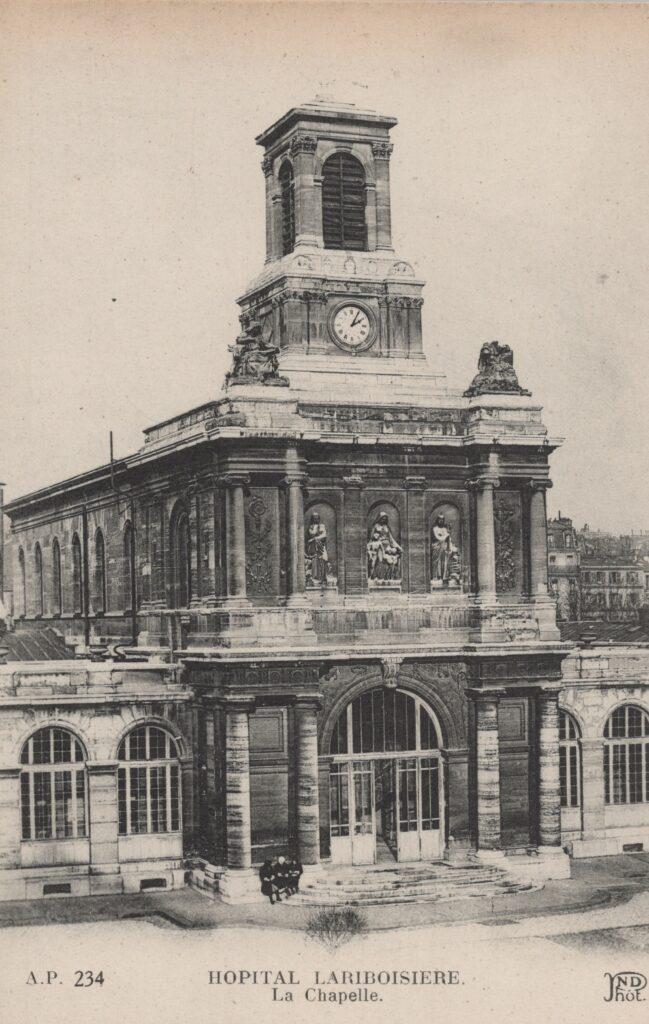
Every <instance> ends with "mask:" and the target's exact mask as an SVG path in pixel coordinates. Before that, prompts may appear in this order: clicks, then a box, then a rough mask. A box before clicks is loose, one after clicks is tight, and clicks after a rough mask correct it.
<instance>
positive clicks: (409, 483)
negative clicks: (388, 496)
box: [405, 476, 427, 491]
mask: <svg viewBox="0 0 649 1024" xmlns="http://www.w3.org/2000/svg"><path fill="white" fill-rule="evenodd" d="M426 483H427V481H426V477H425V476H407V477H406V479H405V484H406V490H407V491H423V489H424V487H425V486H426Z"/></svg>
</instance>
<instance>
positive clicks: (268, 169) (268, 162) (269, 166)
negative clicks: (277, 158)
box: [261, 156, 273, 178]
mask: <svg viewBox="0 0 649 1024" xmlns="http://www.w3.org/2000/svg"><path fill="white" fill-rule="evenodd" d="M261 169H262V171H263V172H264V177H265V178H268V177H269V176H270V175H271V174H272V173H273V161H272V159H271V157H269V156H265V157H264V159H263V160H262V161H261Z"/></svg>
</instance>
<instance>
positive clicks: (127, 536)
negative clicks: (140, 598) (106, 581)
mask: <svg viewBox="0 0 649 1024" xmlns="http://www.w3.org/2000/svg"><path fill="white" fill-rule="evenodd" d="M134 541H135V533H134V532H133V524H132V523H131V522H130V521H129V522H127V523H126V525H125V527H124V536H123V538H122V604H123V607H124V611H126V612H132V611H133V545H134Z"/></svg>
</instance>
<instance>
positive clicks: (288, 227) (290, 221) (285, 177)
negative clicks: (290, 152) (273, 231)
mask: <svg viewBox="0 0 649 1024" xmlns="http://www.w3.org/2000/svg"><path fill="white" fill-rule="evenodd" d="M279 187H280V193H281V197H282V253H283V254H284V256H286V254H287V253H289V252H293V247H294V246H295V181H294V179H293V168H292V167H291V165H290V163H289V162H288V160H285V161H284V163H283V164H282V166H281V168H280V172H279Z"/></svg>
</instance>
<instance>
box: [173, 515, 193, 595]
mask: <svg viewBox="0 0 649 1024" xmlns="http://www.w3.org/2000/svg"><path fill="white" fill-rule="evenodd" d="M171 551H172V556H173V603H174V607H175V608H187V607H188V606H189V602H190V601H191V598H192V569H191V532H190V527H189V516H188V515H187V512H186V511H185V510H181V511H179V512H178V514H177V515H176V517H175V520H174V522H173V527H172V537H171Z"/></svg>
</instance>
